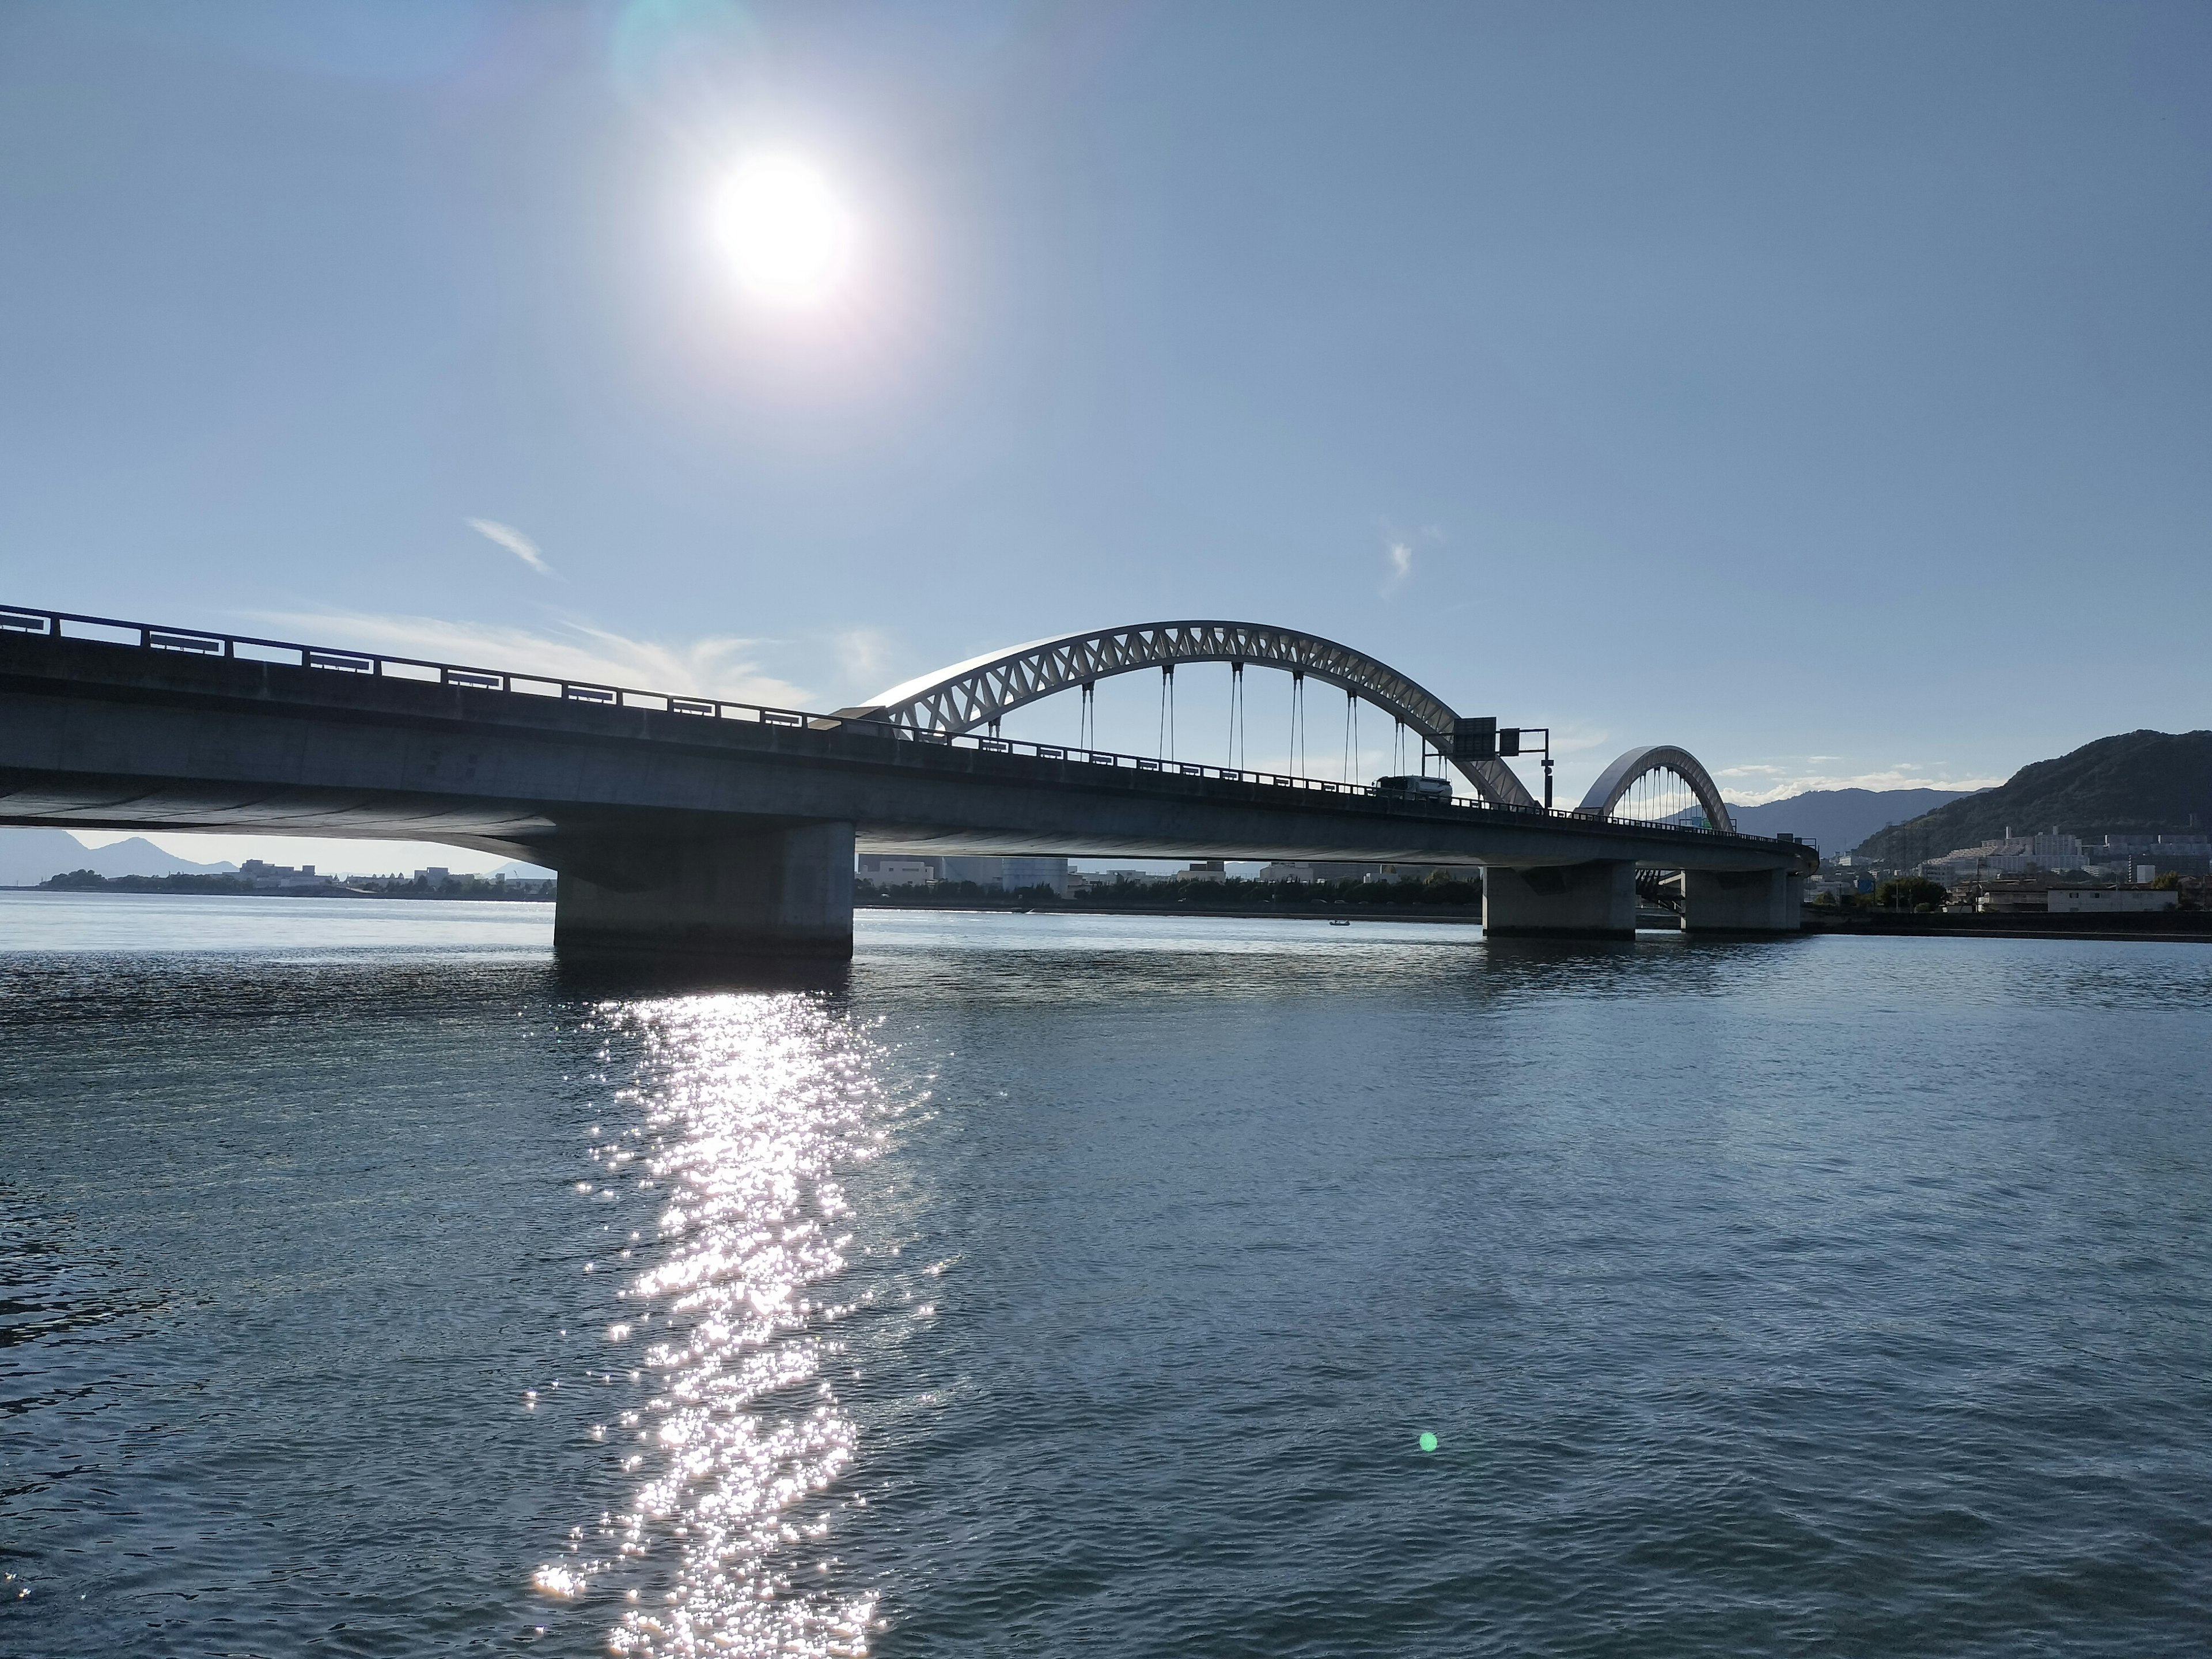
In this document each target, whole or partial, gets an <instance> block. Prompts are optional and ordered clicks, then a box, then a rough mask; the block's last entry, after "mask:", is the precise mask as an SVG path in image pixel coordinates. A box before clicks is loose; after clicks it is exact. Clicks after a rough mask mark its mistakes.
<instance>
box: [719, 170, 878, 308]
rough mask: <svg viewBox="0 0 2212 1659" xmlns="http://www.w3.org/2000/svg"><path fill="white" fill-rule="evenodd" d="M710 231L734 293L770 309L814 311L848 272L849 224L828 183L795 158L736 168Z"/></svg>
mask: <svg viewBox="0 0 2212 1659" xmlns="http://www.w3.org/2000/svg"><path fill="white" fill-rule="evenodd" d="M715 227H716V229H717V230H718V232H719V233H720V237H721V241H722V246H723V247H724V248H725V249H726V251H727V252H728V253H729V256H730V260H731V263H732V265H733V266H734V267H735V269H736V271H737V275H738V283H739V284H740V286H742V287H743V288H744V290H745V292H746V293H748V294H750V295H752V296H753V297H754V298H755V299H757V300H761V301H765V302H767V303H769V304H771V305H777V306H787V307H793V308H803V307H811V306H817V305H820V304H821V303H823V301H826V300H828V299H829V298H831V297H832V296H833V295H836V292H837V291H838V290H839V289H841V288H842V287H843V285H844V283H845V280H846V277H847V276H848V272H849V271H850V270H851V266H852V259H853V246H854V225H853V219H852V216H851V215H850V214H849V213H848V212H847V210H846V208H845V204H844V203H843V202H842V201H840V200H839V199H838V197H837V194H836V191H833V190H832V189H831V188H830V187H829V182H828V180H826V179H823V176H822V174H821V173H819V172H817V170H816V169H815V168H814V167H811V166H809V165H808V164H807V163H806V162H805V161H799V159H797V158H796V157H793V156H788V155H763V156H757V157H755V158H753V159H752V160H750V161H746V162H744V163H743V164H741V165H740V166H739V167H738V169H737V171H736V172H735V173H732V174H731V175H730V178H729V180H728V182H727V183H726V185H724V186H723V187H722V193H721V197H720V201H719V202H718V203H717V204H716V210H715Z"/></svg>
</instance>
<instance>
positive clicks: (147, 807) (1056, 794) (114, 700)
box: [0, 634, 1814, 871]
mask: <svg viewBox="0 0 2212 1659" xmlns="http://www.w3.org/2000/svg"><path fill="white" fill-rule="evenodd" d="M303 660H304V656H303ZM465 672H467V673H468V674H471V675H473V674H475V671H465ZM495 680H496V677H495ZM548 684H555V685H556V695H551V696H539V695H533V694H532V693H531V692H529V691H526V690H511V689H499V686H498V684H496V683H495V684H475V683H465V682H464V683H452V682H441V681H439V680H417V679H408V678H398V677H397V676H396V675H392V674H380V673H368V672H352V671H345V670H343V669H341V668H331V667H313V666H303V665H296V664H291V663H284V662H270V661H252V660H246V659H244V658H243V657H236V656H228V655H216V654H213V653H207V652H204V650H202V649H200V648H197V647H182V648H166V649H165V648H161V647H159V646H158V645H147V644H138V645H132V644H125V643H108V642H104V641H92V640H83V639H76V638H65V637H59V636H58V635H36V634H0V822H4V823H19V824H20V823H37V824H54V825H63V826H69V827H76V828H90V829H201V830H211V829H219V830H224V831H230V832H241V831H252V832H267V833H276V834H285V835H325V836H374V837H399V838H407V839H420V840H430V841H441V842H449V843H452V844H455V845H461V846H468V847H475V848H483V849H486V850H491V851H496V852H500V853H502V854H511V855H513V856H514V857H517V858H522V859H527V860H532V861H535V862H540V863H548V864H551V865H553V866H556V867H572V866H574V864H575V862H576V860H578V859H580V858H583V857H587V856H596V854H586V853H582V852H580V851H579V850H578V849H580V848H606V847H609V846H611V845H614V844H616V843H617V842H621V841H623V840H624V839H626V838H642V839H647V840H665V839H668V838H671V837H690V838H701V839H706V838H713V837H715V836H724V835H728V834H742V833H745V832H747V831H748V830H749V829H760V828H763V827H764V826H771V825H775V824H790V823H803V822H821V821H838V822H844V823H852V824H854V826H855V829H856V833H857V835H858V836H859V840H860V845H861V846H862V847H863V848H868V849H871V850H884V851H891V850H911V851H927V852H943V853H969V854H1084V855H1091V856H1102V855H1103V856H1130V857H1155V858H1166V857H1174V858H1182V857H1194V858H1195V857H1207V858H1235V859H1315V860H1357V861H1362V862H1375V861H1394V862H1407V863H1431V864H1454V863H1459V864H1510V865H1513V866H1522V867H1534V866H1546V865H1566V864H1575V863H1581V862H1584V861H1588V860H1633V861H1634V862H1636V863H1638V864H1639V865H1642V866H1648V867H1656V868H1666V869H1699V870H1711V871H1749V870H1778V869H1797V870H1803V869H1806V868H1808V867H1809V866H1810V865H1811V863H1812V862H1813V860H1814V854H1813V853H1812V852H1811V850H1810V849H1809V848H1805V847H1803V846H1801V845H1796V844H1793V843H1787V842H1773V841H1768V840H1765V839H1764V838H1761V837H1757V836H1737V835H1723V834H1715V833H1712V832H1707V831H1696V830H1691V829H1671V828H1666V827H1661V826H1653V825H1638V824H1633V823H1625V822H1621V821H1618V820H1597V819H1591V818H1586V817H1577V816H1576V815H1572V814H1568V813H1546V812H1543V811H1541V809H1504V808H1486V807H1480V806H1476V805H1465V804H1455V805H1437V804H1429V803H1424V802H1419V801H1412V800H1406V799H1390V798H1386V797H1379V796H1376V795H1374V794H1371V793H1358V792H1353V791H1345V792H1342V793H1330V792H1328V791H1327V790H1325V789H1324V788H1322V787H1315V786H1313V785H1311V784H1310V783H1309V782H1305V781H1297V782H1290V781H1285V782H1275V781H1268V780H1267V779H1266V778H1265V777H1262V776H1260V775H1245V776H1241V777H1225V776H1221V775H1206V776H1188V775H1182V774H1180V773H1178V772H1176V771H1172V770H1167V769H1162V770H1142V769H1139V768H1138V767H1137V766H1136V765H1134V764H1131V763H1128V762H1127V759H1126V757H1124V758H1123V760H1122V762H1121V763H1119V764H1113V765H1103V764H1096V763H1091V762H1089V761H1087V760H1085V759H1081V758H1074V757H1058V758H1054V757H1039V756H1037V755H1034V754H1022V753H1015V752H993V751H990V750H983V749H978V748H969V747H961V746H956V745H951V744H939V743H933V742H928V741H915V740H913V739H912V738H911V737H910V736H909V737H907V738H901V737H897V736H894V735H892V734H890V733H889V732H885V731H884V730H883V729H882V728H880V727H878V728H871V727H869V726H868V725H867V724H866V722H841V721H839V720H836V719H835V718H833V717H828V716H809V715H804V714H784V713H782V712H781V711H756V712H757V713H758V714H763V715H773V716H775V718H773V719H766V718H763V719H750V720H748V719H742V718H718V717H716V716H715V714H714V712H713V708H714V705H711V704H709V705H706V708H708V712H707V713H705V714H696V713H685V712H681V709H680V708H679V707H678V702H680V700H677V701H671V700H666V699H664V700H662V704H661V706H659V707H637V706H631V705H629V704H628V703H626V702H623V700H622V699H621V697H620V696H617V697H616V699H615V700H614V701H613V702H600V701H586V700H580V699H579V698H578V697H577V696H574V695H566V696H564V695H558V694H557V692H558V690H559V688H558V687H557V683H550V682H549V683H548ZM594 695H596V694H594Z"/></svg>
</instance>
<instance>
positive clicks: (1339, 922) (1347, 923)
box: [1329, 921, 1352, 927]
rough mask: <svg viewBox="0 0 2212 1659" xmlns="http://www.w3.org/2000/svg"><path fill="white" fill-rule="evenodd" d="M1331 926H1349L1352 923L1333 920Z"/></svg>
mask: <svg viewBox="0 0 2212 1659" xmlns="http://www.w3.org/2000/svg"><path fill="white" fill-rule="evenodd" d="M1329 926H1330V927H1351V926H1352V924H1351V923H1350V922H1348V921H1332V922H1331V923H1329Z"/></svg>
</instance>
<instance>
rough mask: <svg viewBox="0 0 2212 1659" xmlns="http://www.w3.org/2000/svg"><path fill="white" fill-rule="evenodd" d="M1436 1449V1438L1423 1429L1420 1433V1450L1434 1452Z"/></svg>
mask: <svg viewBox="0 0 2212 1659" xmlns="http://www.w3.org/2000/svg"><path fill="white" fill-rule="evenodd" d="M1421 1449H1422V1450H1423V1451H1434V1450H1435V1449H1437V1437H1436V1436H1434V1435H1432V1434H1431V1433H1430V1432H1429V1431H1427V1430H1426V1429H1423V1430H1422V1431H1421Z"/></svg>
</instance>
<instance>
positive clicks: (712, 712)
mask: <svg viewBox="0 0 2212 1659" xmlns="http://www.w3.org/2000/svg"><path fill="white" fill-rule="evenodd" d="M72 630H74V631H72ZM0 633H13V634H28V635H44V636H46V637H47V638H50V639H73V640H82V641H87V642H88V643H94V644H107V645H119V646H136V647H137V648H139V649H140V650H143V651H163V652H174V653H180V654H183V655H186V656H194V657H221V658H226V659H234V660H236V661H240V662H269V663H277V664H281V665H285V666H289V667H296V668H312V669H317V670H320V671H325V672H328V673H337V674H360V675H365V676H368V677H370V678H386V679H398V680H406V681H410V682H412V683H414V684H436V685H453V686H459V687H461V688H462V689H464V690H471V691H496V692H504V693H507V694H509V695H513V696H538V697H551V698H556V699H558V700H560V701H562V702H581V703H588V704H592V705H595V706H597V707H599V708H643V709H649V710H652V711H653V712H655V713H661V714H686V715H691V716H695V717H696V718H700V719H707V720H742V721H744V722H746V723H748V724H751V725H759V726H781V727H784V728H787V729H792V730H801V731H812V732H854V733H856V734H859V735H863V736H868V737H877V738H890V740H892V741H894V742H900V743H919V744H934V745H939V746H943V747H948V748H962V749H972V750H980V751H981V752H983V753H986V754H999V755H1028V756H1030V757H1034V758H1036V759H1038V760H1053V761H1062V762H1070V763H1074V764H1077V765H1081V766H1091V767H1097V768H1099V769H1101V770H1104V769H1127V770H1128V771H1130V772H1132V773H1133V774H1144V773H1155V774H1159V775H1164V776H1181V777H1187V778H1212V779H1216V780H1218V781H1225V782H1231V783H1253V784H1261V785H1265V786H1268V787H1274V788H1279V789H1299V790H1304V791H1307V792H1309V793H1316V794H1323V795H1353V796H1364V797H1366V798H1368V799H1381V800H1387V801H1391V802H1394V803H1400V804H1407V805H1411V804H1414V803H1417V802H1418V803H1419V804H1420V805H1433V806H1438V807H1449V808H1451V809H1453V810H1455V811H1465V812H1481V813H1486V814H1488V815H1491V816H1493V817H1494V816H1498V815H1500V814H1504V815H1510V816H1512V817H1525V818H1532V819H1535V820H1538V821H1541V822H1545V823H1558V822H1559V821H1560V820H1562V819H1566V820H1569V821H1572V822H1579V823H1602V824H1607V825H1612V826H1620V827H1627V828H1633V829H1640V830H1648V831H1653V832H1656V833H1661V834H1665V835H1680V836H1715V837H1718V838H1721V839H1724V840H1733V841H1764V840H1766V839H1768V838H1767V837H1765V836H1746V835H1743V834H1741V832H1734V831H1729V830H1723V829H1709V828H1707V827H1705V826H1704V825H1701V824H1694V823H1665V822H1662V821H1660V820H1656V819H1651V818H1630V817H1620V815H1618V814H1613V813H1602V812H1585V811H1581V810H1579V809H1577V808H1572V807H1544V806H1535V805H1528V806H1523V805H1514V804H1511V803H1506V802H1499V801H1487V800H1483V799H1480V798H1478V797H1474V796H1468V795H1454V796H1451V797H1449V798H1448V799H1446V798H1434V797H1425V796H1414V795H1408V794H1404V793H1399V792H1397V791H1395V790H1386V789H1382V788H1378V787H1376V786H1375V785H1374V784H1371V783H1351V782H1346V781H1341V780H1338V779H1331V778H1309V777H1303V776H1300V775H1296V774H1292V773H1286V772H1276V771H1272V770H1270V769H1267V768H1264V767H1235V766H1206V765H1200V764H1199V763H1196V762H1194V761H1179V760H1176V759H1173V758H1161V757H1157V756H1150V755H1124V754H1121V753H1118V752H1116V751H1115V750H1105V749H1092V748H1090V747H1087V746H1085V745H1084V744H1054V743H1032V742H1030V741H1028V740H1027V739H1024V738H1001V737H996V736H986V735H982V734H981V733H975V732H927V731H923V730H921V729H919V728H917V727H915V726H902V725H900V724H898V723H896V722H895V721H890V720H872V719H869V718H868V717H867V716H866V715H860V716H857V717H848V716H844V715H838V714H814V713H811V712H810V711H808V710H805V709H802V708H776V707H775V706H774V705H772V704H767V703H755V702H734V701H732V700H731V699H729V698H726V697H703V696H692V695H690V694H686V693H679V692H671V691H642V690H636V689H635V688H633V687H630V686H623V685H609V684H604V683H602V682H599V681H594V680H579V679H564V678H561V677H559V676H557V675H548V674H520V673H516V672H514V671H512V670H510V669H500V668H479V667H473V666H469V665H464V664H459V663H447V662H433V661H430V660H428V659H425V658H421V657H401V656H394V655H392V653H388V652H382V651H356V650H349V649H341V648H339V647H331V646H319V645H301V644H299V643H297V642H296V641H290V640H268V639H260V638H258V637H256V636H255V635H250V634H220V633H212V632H210V631H208V630H207V629H194V628H171V627H167V626H163V625H160V624H156V623H136V622H125V621H122V620H119V619H118V618H116V617H89V616H81V615H79V614H77V613H76V612H75V611H39V610H29V609H25V608H22V607H20V606H15V605H0ZM1778 839H1779V838H1778Z"/></svg>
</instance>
